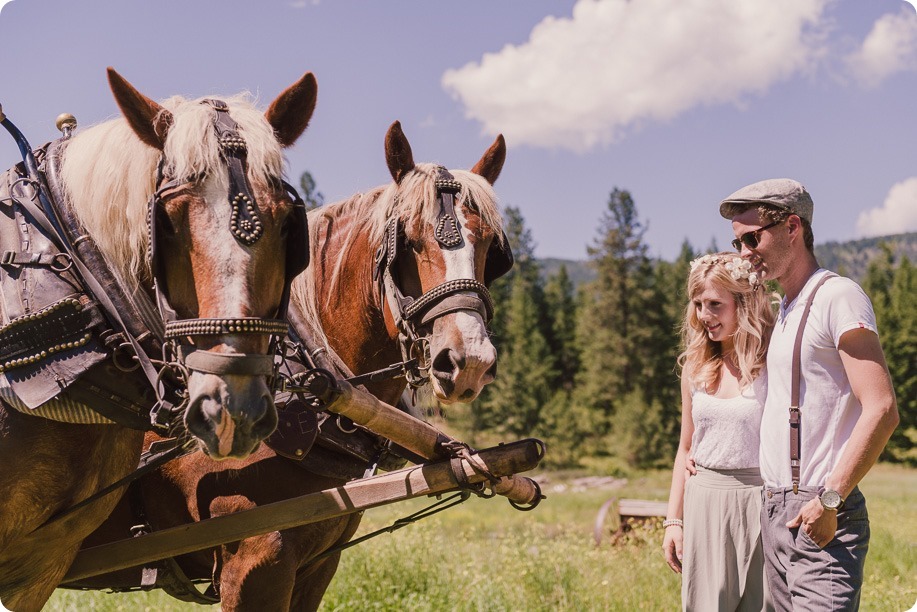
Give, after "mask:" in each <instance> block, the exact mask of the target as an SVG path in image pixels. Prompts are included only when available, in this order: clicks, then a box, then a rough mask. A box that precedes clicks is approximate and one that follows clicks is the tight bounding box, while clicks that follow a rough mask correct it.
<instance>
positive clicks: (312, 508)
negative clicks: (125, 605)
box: [63, 439, 544, 583]
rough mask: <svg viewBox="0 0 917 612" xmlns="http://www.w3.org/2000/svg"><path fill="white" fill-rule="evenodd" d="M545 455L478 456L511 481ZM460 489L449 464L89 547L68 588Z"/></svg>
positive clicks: (524, 451)
mask: <svg viewBox="0 0 917 612" xmlns="http://www.w3.org/2000/svg"><path fill="white" fill-rule="evenodd" d="M543 450H544V448H543V444H542V443H541V441H540V440H534V439H528V440H521V441H519V442H512V443H509V444H503V445H500V446H497V447H494V448H491V449H486V450H483V451H480V452H479V453H476V455H477V459H480V460H481V461H483V463H484V464H485V465H486V466H487V469H488V470H489V471H490V472H491V473H493V474H494V475H496V476H506V475H509V474H515V473H516V472H524V471H527V470H531V469H533V468H534V467H535V466H537V465H538V462H539V461H540V460H541V457H542V456H543V454H544V453H543ZM461 469H462V470H463V471H464V473H465V476H466V478H467V480H468V482H470V483H479V482H483V481H484V480H486V478H485V477H484V476H483V475H481V474H480V473H479V472H478V471H476V470H475V469H474V468H473V467H472V466H471V464H469V463H468V461H466V460H464V459H463V460H462V461H461ZM458 484H459V483H458V480H457V478H456V476H455V474H454V473H453V471H452V467H451V465H450V462H449V461H448V460H446V461H438V462H434V463H425V464H423V465H418V466H415V467H411V468H406V469H403V470H398V471H396V472H390V473H387V474H382V475H380V476H374V477H371V478H363V479H359V480H353V481H351V482H349V483H347V484H345V485H343V486H340V487H337V488H334V489H327V490H325V491H320V492H318V493H312V494H310V495H303V496H300V497H295V498H293V499H288V500H284V501H280V502H275V503H273V504H267V505H264V506H259V507H257V508H252V509H251V510H243V511H242V512H236V513H234V514H228V515H225V516H219V517H215V518H211V519H206V520H203V521H200V522H197V523H191V524H188V525H182V526H180V527H173V528H170V529H164V530H162V531H156V532H153V533H150V534H147V535H142V536H138V537H135V538H129V539H126V540H119V541H117V542H112V543H109V544H102V545H100V546H94V547H92V548H88V549H86V550H83V551H80V553H79V554H78V555H77V557H76V559H75V560H74V562H73V565H72V566H71V567H70V571H69V572H68V573H67V575H66V576H65V577H64V579H63V583H67V582H71V581H75V580H82V579H84V578H89V577H91V576H98V575H100V574H107V573H109V572H114V571H118V570H122V569H126V568H130V567H136V566H138V565H142V564H146V563H151V562H153V561H158V560H159V559H165V558H168V557H174V556H176V555H182V554H186V553H190V552H194V551H197V550H203V549H206V548H212V547H214V546H219V545H221V544H226V543H229V542H237V541H239V540H243V539H245V538H249V537H252V536H256V535H261V534H264V533H270V532H272V531H279V530H281V529H289V528H292V527H298V526H300V525H306V524H309V523H316V522H319V521H323V520H327V519H331V518H335V517H339V516H343V515H345V514H351V513H354V512H361V511H363V510H366V509H368V508H374V507H376V506H381V505H384V504H389V503H393V502H397V501H403V500H407V499H412V498H414V497H420V496H423V495H434V494H437V493H445V492H447V491H453V490H456V489H458V488H459V486H458Z"/></svg>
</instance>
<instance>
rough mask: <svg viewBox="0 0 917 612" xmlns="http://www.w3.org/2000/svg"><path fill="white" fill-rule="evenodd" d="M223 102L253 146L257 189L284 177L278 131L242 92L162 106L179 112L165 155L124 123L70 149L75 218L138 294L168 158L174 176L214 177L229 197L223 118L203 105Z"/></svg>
mask: <svg viewBox="0 0 917 612" xmlns="http://www.w3.org/2000/svg"><path fill="white" fill-rule="evenodd" d="M214 97H216V98H220V99H222V100H225V101H226V102H227V103H228V104H229V106H230V114H231V116H232V118H233V119H234V120H235V121H236V123H237V124H238V125H239V131H240V133H241V135H242V137H243V138H244V139H245V141H246V144H247V145H248V173H249V180H251V181H252V182H253V183H261V184H263V183H264V182H266V181H267V180H268V179H269V178H270V177H279V176H281V173H282V170H283V165H284V160H283V154H282V153H281V147H280V144H279V143H278V142H277V138H276V136H275V134H274V130H273V128H272V127H271V126H270V124H269V123H268V122H267V120H266V119H265V117H264V113H263V112H262V111H260V110H258V109H257V108H256V107H255V105H254V102H253V97H252V96H251V94H248V93H241V94H237V95H235V96H232V97H229V98H226V97H220V96H205V97H204V98H198V99H196V100H187V99H185V98H182V97H180V96H175V97H172V98H169V99H167V100H164V101H162V102H161V103H160V104H161V105H162V106H163V107H164V108H165V109H166V110H168V111H169V112H170V113H172V116H173V118H174V122H173V124H172V126H171V128H170V129H169V133H168V137H167V139H166V143H165V150H164V151H163V152H162V153H160V151H158V150H156V149H154V148H153V147H150V146H148V145H146V144H144V143H143V142H141V141H140V139H139V138H138V137H137V136H136V135H135V134H134V132H133V130H132V129H131V128H130V126H129V125H128V123H127V120H126V119H124V118H118V119H112V120H109V121H106V122H104V123H101V124H98V125H95V126H93V127H90V128H88V129H86V130H84V131H81V132H80V133H79V134H77V135H76V136H74V138H73V139H72V140H71V141H70V142H69V143H67V147H66V149H65V150H64V154H63V161H62V164H61V178H62V181H63V183H64V188H65V190H66V192H67V194H68V197H69V199H70V205H71V206H72V207H73V212H74V214H75V215H76V217H77V218H78V219H79V220H80V222H81V223H82V225H83V228H84V230H85V231H86V233H87V234H89V236H91V237H92V239H93V240H94V241H95V243H96V245H97V246H98V247H99V250H100V251H101V252H102V254H103V256H104V257H105V259H106V260H107V261H108V263H109V265H110V266H111V267H112V268H113V270H114V271H115V273H116V274H117V275H118V276H119V277H120V278H121V280H122V281H123V282H125V284H126V285H128V286H129V287H132V288H135V287H137V286H138V285H139V282H140V280H141V279H143V278H149V275H150V270H149V266H148V264H147V257H146V253H147V208H148V205H149V199H150V196H152V194H153V192H154V191H155V189H156V185H155V183H156V172H157V166H158V164H159V160H160V157H161V156H162V155H164V157H165V167H164V172H165V174H166V176H169V177H188V178H190V177H195V176H204V175H209V176H212V177H214V178H215V179H216V180H218V181H221V182H222V183H223V185H224V186H225V187H226V190H227V191H228V176H227V173H226V171H225V170H224V167H225V166H224V165H223V162H222V161H221V158H220V147H219V143H218V142H217V137H216V132H215V130H214V129H213V116H214V113H215V112H216V111H214V110H213V108H211V107H210V106H209V105H206V104H201V101H202V100H204V99H206V98H214Z"/></svg>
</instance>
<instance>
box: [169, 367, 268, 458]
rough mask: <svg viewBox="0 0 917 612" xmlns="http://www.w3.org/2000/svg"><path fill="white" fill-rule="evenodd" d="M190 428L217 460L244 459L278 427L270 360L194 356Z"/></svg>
mask: <svg viewBox="0 0 917 612" xmlns="http://www.w3.org/2000/svg"><path fill="white" fill-rule="evenodd" d="M184 361H185V365H186V366H187V368H188V370H189V371H190V374H189V376H188V394H189V399H188V409H187V411H186V412H185V426H186V427H187V429H188V431H189V432H190V433H191V434H192V435H193V436H194V437H195V438H197V439H198V440H199V441H200V442H201V444H202V445H203V446H204V448H205V449H206V451H207V453H208V454H209V455H210V456H211V457H213V458H214V459H218V460H219V459H226V458H230V457H232V458H239V459H241V458H244V457H247V456H248V455H250V454H251V453H253V452H254V451H255V450H256V449H257V448H258V444H259V443H260V442H261V441H262V440H264V439H265V438H267V437H268V436H270V435H271V433H273V431H274V429H275V428H276V427H277V409H276V407H275V406H274V398H273V394H272V392H271V388H270V387H269V386H268V380H269V379H271V378H272V376H273V374H274V368H273V358H272V357H271V356H270V355H244V354H231V353H230V354H224V353H210V352H207V351H192V352H190V353H188V354H187V355H185V357H184Z"/></svg>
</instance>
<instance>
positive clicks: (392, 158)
mask: <svg viewBox="0 0 917 612" xmlns="http://www.w3.org/2000/svg"><path fill="white" fill-rule="evenodd" d="M385 163H387V164H388V171H389V172H391V173H392V178H393V179H395V182H396V183H400V182H401V179H403V178H404V175H405V174H407V173H408V172H410V171H411V170H413V169H414V153H412V152H411V143H409V142H408V139H407V136H405V135H404V132H402V131H401V122H400V121H396V122H395V123H393V124H392V125H391V126H390V127H389V128H388V132H386V134H385Z"/></svg>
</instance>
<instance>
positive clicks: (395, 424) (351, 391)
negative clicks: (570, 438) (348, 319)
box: [325, 381, 540, 504]
mask: <svg viewBox="0 0 917 612" xmlns="http://www.w3.org/2000/svg"><path fill="white" fill-rule="evenodd" d="M337 384H338V388H339V392H340V395H338V396H337V397H336V398H335V399H333V400H332V401H331V402H330V403H328V404H327V405H326V406H325V409H326V410H328V411H330V412H334V413H335V414H340V415H343V416H345V417H347V418H348V419H350V420H351V421H353V422H354V423H357V424H358V425H361V426H362V427H365V428H366V429H368V430H370V431H372V432H373V433H376V434H378V435H380V436H382V437H383V438H388V439H389V440H391V441H392V442H394V443H395V444H399V445H401V446H403V447H404V448H406V449H408V450H409V451H412V452H414V453H416V454H418V455H420V456H421V457H423V458H425V459H433V460H435V459H443V458H445V457H447V456H448V453H447V452H446V449H445V447H444V445H446V444H449V443H452V442H456V440H455V439H454V438H450V437H449V436H447V435H445V434H444V433H442V432H441V431H439V430H438V429H436V428H435V427H433V426H432V425H430V424H429V423H425V422H424V421H421V420H420V419H417V418H415V417H413V416H411V415H410V414H408V413H406V412H402V411H401V410H398V409H397V408H395V407H394V406H391V405H389V404H386V403H385V402H382V401H380V400H379V399H378V398H376V396H374V395H371V394H370V393H367V392H366V391H362V390H360V389H357V388H356V387H354V386H353V385H350V384H349V383H347V382H346V381H338V383H337ZM493 491H494V492H495V493H497V494H499V495H503V496H505V497H507V498H508V499H509V500H511V501H513V502H516V503H518V504H530V503H532V502H534V501H536V499H537V497H538V495H540V492H539V490H538V488H537V486H536V485H535V483H534V482H532V481H531V480H530V479H528V478H524V477H521V476H515V475H513V474H510V475H509V476H504V477H502V478H500V480H499V482H497V483H496V484H495V485H494V487H493Z"/></svg>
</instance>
